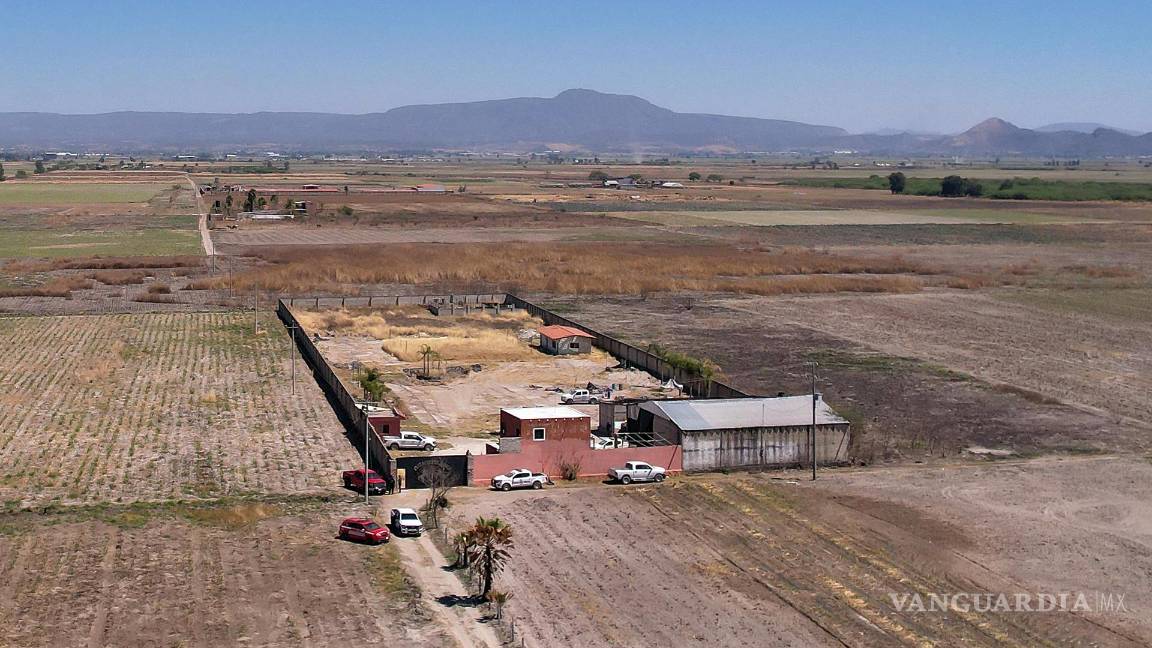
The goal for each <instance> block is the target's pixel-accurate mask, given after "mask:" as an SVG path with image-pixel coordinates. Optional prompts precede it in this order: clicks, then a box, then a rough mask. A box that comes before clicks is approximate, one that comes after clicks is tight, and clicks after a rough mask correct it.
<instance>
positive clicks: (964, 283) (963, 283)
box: [944, 275, 1003, 290]
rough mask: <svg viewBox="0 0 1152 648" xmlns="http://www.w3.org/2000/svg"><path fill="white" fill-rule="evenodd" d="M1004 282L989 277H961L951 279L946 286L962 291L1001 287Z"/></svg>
mask: <svg viewBox="0 0 1152 648" xmlns="http://www.w3.org/2000/svg"><path fill="white" fill-rule="evenodd" d="M1002 283H1003V282H1002V281H1000V280H999V279H996V278H995V277H990V276H988V275H959V276H956V277H950V278H949V279H948V281H947V282H945V284H944V285H946V286H948V287H949V288H957V289H960V290H975V289H977V288H988V287H991V286H999V285H1001V284H1002Z"/></svg>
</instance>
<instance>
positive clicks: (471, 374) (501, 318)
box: [295, 306, 664, 445]
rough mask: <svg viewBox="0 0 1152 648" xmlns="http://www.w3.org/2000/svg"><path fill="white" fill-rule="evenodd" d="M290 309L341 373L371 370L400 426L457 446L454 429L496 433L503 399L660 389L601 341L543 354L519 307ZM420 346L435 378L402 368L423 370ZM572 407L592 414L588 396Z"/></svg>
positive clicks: (517, 401)
mask: <svg viewBox="0 0 1152 648" xmlns="http://www.w3.org/2000/svg"><path fill="white" fill-rule="evenodd" d="M295 312H296V316H297V317H298V318H299V320H300V323H301V324H302V325H303V326H304V329H305V332H306V333H308V334H309V335H314V334H317V333H320V334H322V336H323V338H322V339H320V340H319V341H317V342H316V346H317V348H318V349H319V350H320V352H321V353H323V354H324V357H325V358H326V359H327V360H328V361H329V362H331V363H332V364H333V365H334V366H335V367H336V370H337V373H338V374H340V375H341V376H342V377H343V378H344V379H345V380H355V379H356V378H357V377H358V376H357V375H356V373H355V371H354V370H352V367H353V366H362V367H372V368H375V369H378V370H379V371H380V372H381V373H382V375H383V379H384V380H385V386H386V388H387V391H388V393H387V395H386V398H388V399H390V400H393V401H395V403H396V404H397V406H398V407H399V408H400V409H401V410H402V411H403V412H404V413H405V414H406V415H407V416H408V417H409V419H408V420H407V421H406V422H405V426H407V427H411V428H420V429H422V430H424V431H426V432H428V433H431V434H433V435H434V436H437V437H441V438H454V439H455V440H454V441H451V442H452V443H454V444H457V445H458V444H459V443H460V442H461V440H462V439H461V437H476V438H481V439H483V438H489V437H491V436H492V435H493V434H494V433H496V432H498V431H499V429H500V423H499V413H500V408H502V407H531V406H544V405H556V404H558V403H559V402H560V401H559V398H560V397H559V393H558V392H557V391H555V390H556V389H575V388H579V387H584V386H586V385H587V384H588V383H590V382H591V383H594V384H596V385H602V386H609V385H619V386H620V389H619V390H618V391H617V392H616V393H617V394H619V395H624V396H644V395H657V396H658V395H661V394H663V393H664V392H662V391H661V390H660V382H659V381H658V380H656V379H655V378H653V377H652V376H650V375H648V374H647V373H644V372H641V371H636V370H628V369H620V368H616V365H617V364H618V362H617V361H616V360H615V359H613V358H612V357H611V356H609V355H607V354H606V353H604V352H603V351H600V350H599V349H594V350H593V351H592V352H591V353H589V354H587V355H580V356H559V357H558V356H551V355H548V354H545V353H542V352H541V351H539V350H538V349H537V348H536V347H535V346H534V345H532V344H531V343H530V339H531V337H532V335H533V334H534V331H535V329H536V328H538V327H539V326H540V325H541V322H540V321H539V320H537V319H535V318H532V317H530V316H529V315H528V314H527V313H526V312H525V311H523V310H518V311H505V312H504V313H502V314H500V315H493V314H490V313H486V314H471V315H463V314H458V315H449V314H446V313H445V314H443V315H439V316H436V315H432V314H430V313H429V312H428V310H426V309H424V308H423V307H420V306H408V307H398V308H390V309H379V308H377V309H348V310H327V311H323V310H322V311H309V310H304V309H300V310H297V311H295ZM424 347H428V348H429V349H430V350H432V351H434V352H435V353H436V354H437V359H435V360H433V361H432V363H431V364H430V368H431V370H432V373H433V374H434V375H435V376H436V379H435V380H423V379H421V378H418V377H414V376H411V375H409V374H408V373H405V370H408V371H409V372H411V371H412V370H416V369H421V370H422V368H423V363H422V358H421V355H420V349H422V348H424ZM452 367H455V368H456V369H464V368H467V371H462V370H461V371H453V370H452V369H450V368H452ZM577 407H578V408H580V409H583V410H585V411H586V412H587V413H588V414H590V415H591V416H592V420H593V424H595V423H596V420H597V417H598V408H597V407H596V406H595V405H592V406H587V405H583V406H579V405H578V406H577Z"/></svg>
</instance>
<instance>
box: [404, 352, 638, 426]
mask: <svg viewBox="0 0 1152 648" xmlns="http://www.w3.org/2000/svg"><path fill="white" fill-rule="evenodd" d="M615 364H616V362H615V361H613V360H609V359H607V358H600V359H575V358H550V359H542V360H540V361H536V362H508V363H502V364H500V365H498V366H495V367H491V368H486V369H484V370H483V371H480V372H477V373H471V374H469V375H468V376H466V377H463V378H460V379H457V380H453V381H451V382H448V383H445V384H432V383H421V382H419V381H411V380H410V381H405V382H404V383H389V384H388V387H389V389H391V390H392V393H394V394H395V395H396V396H397V397H398V398H399V399H400V401H401V402H402V403H403V407H404V408H405V410H406V411H408V412H410V413H411V414H412V416H413V417H414V418H415V419H416V420H418V421H420V422H422V423H424V424H427V425H429V426H432V427H433V428H434V429H437V430H443V431H446V432H447V433H448V434H450V435H456V436H462V435H485V434H493V433H497V432H499V430H500V408H502V407H533V406H544V405H559V404H560V395H559V394H558V393H557V392H555V391H548V389H549V388H553V387H560V388H563V389H570V388H575V387H584V386H585V385H587V384H588V383H589V382H592V383H595V384H597V385H602V386H607V385H616V384H618V385H623V389H622V390H620V391H618V392H615V393H614V395H615V394H620V395H622V396H641V395H650V394H656V393H658V392H657V390H658V389H659V387H660V383H659V381H658V380H656V379H655V378H653V377H652V376H650V375H648V374H647V373H644V372H641V371H636V370H620V369H611V370H610V369H609V367H612V366H614V365H615ZM575 407H576V408H577V409H580V410H582V411H585V412H587V413H588V414H589V415H590V416H591V417H592V425H594V426H595V425H596V424H597V420H598V418H599V416H598V414H599V410H598V408H597V406H596V405H577V406H575Z"/></svg>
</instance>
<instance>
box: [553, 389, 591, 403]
mask: <svg viewBox="0 0 1152 648" xmlns="http://www.w3.org/2000/svg"><path fill="white" fill-rule="evenodd" d="M600 399H601V396H600V394H593V393H592V392H590V391H588V390H587V389H573V390H572V391H570V392H564V393H563V394H560V402H561V403H564V404H565V405H585V404H588V403H592V404H596V403H599V402H600Z"/></svg>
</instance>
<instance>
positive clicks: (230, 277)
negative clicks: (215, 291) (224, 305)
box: [228, 257, 232, 299]
mask: <svg viewBox="0 0 1152 648" xmlns="http://www.w3.org/2000/svg"><path fill="white" fill-rule="evenodd" d="M228 299H232V257H228Z"/></svg>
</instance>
